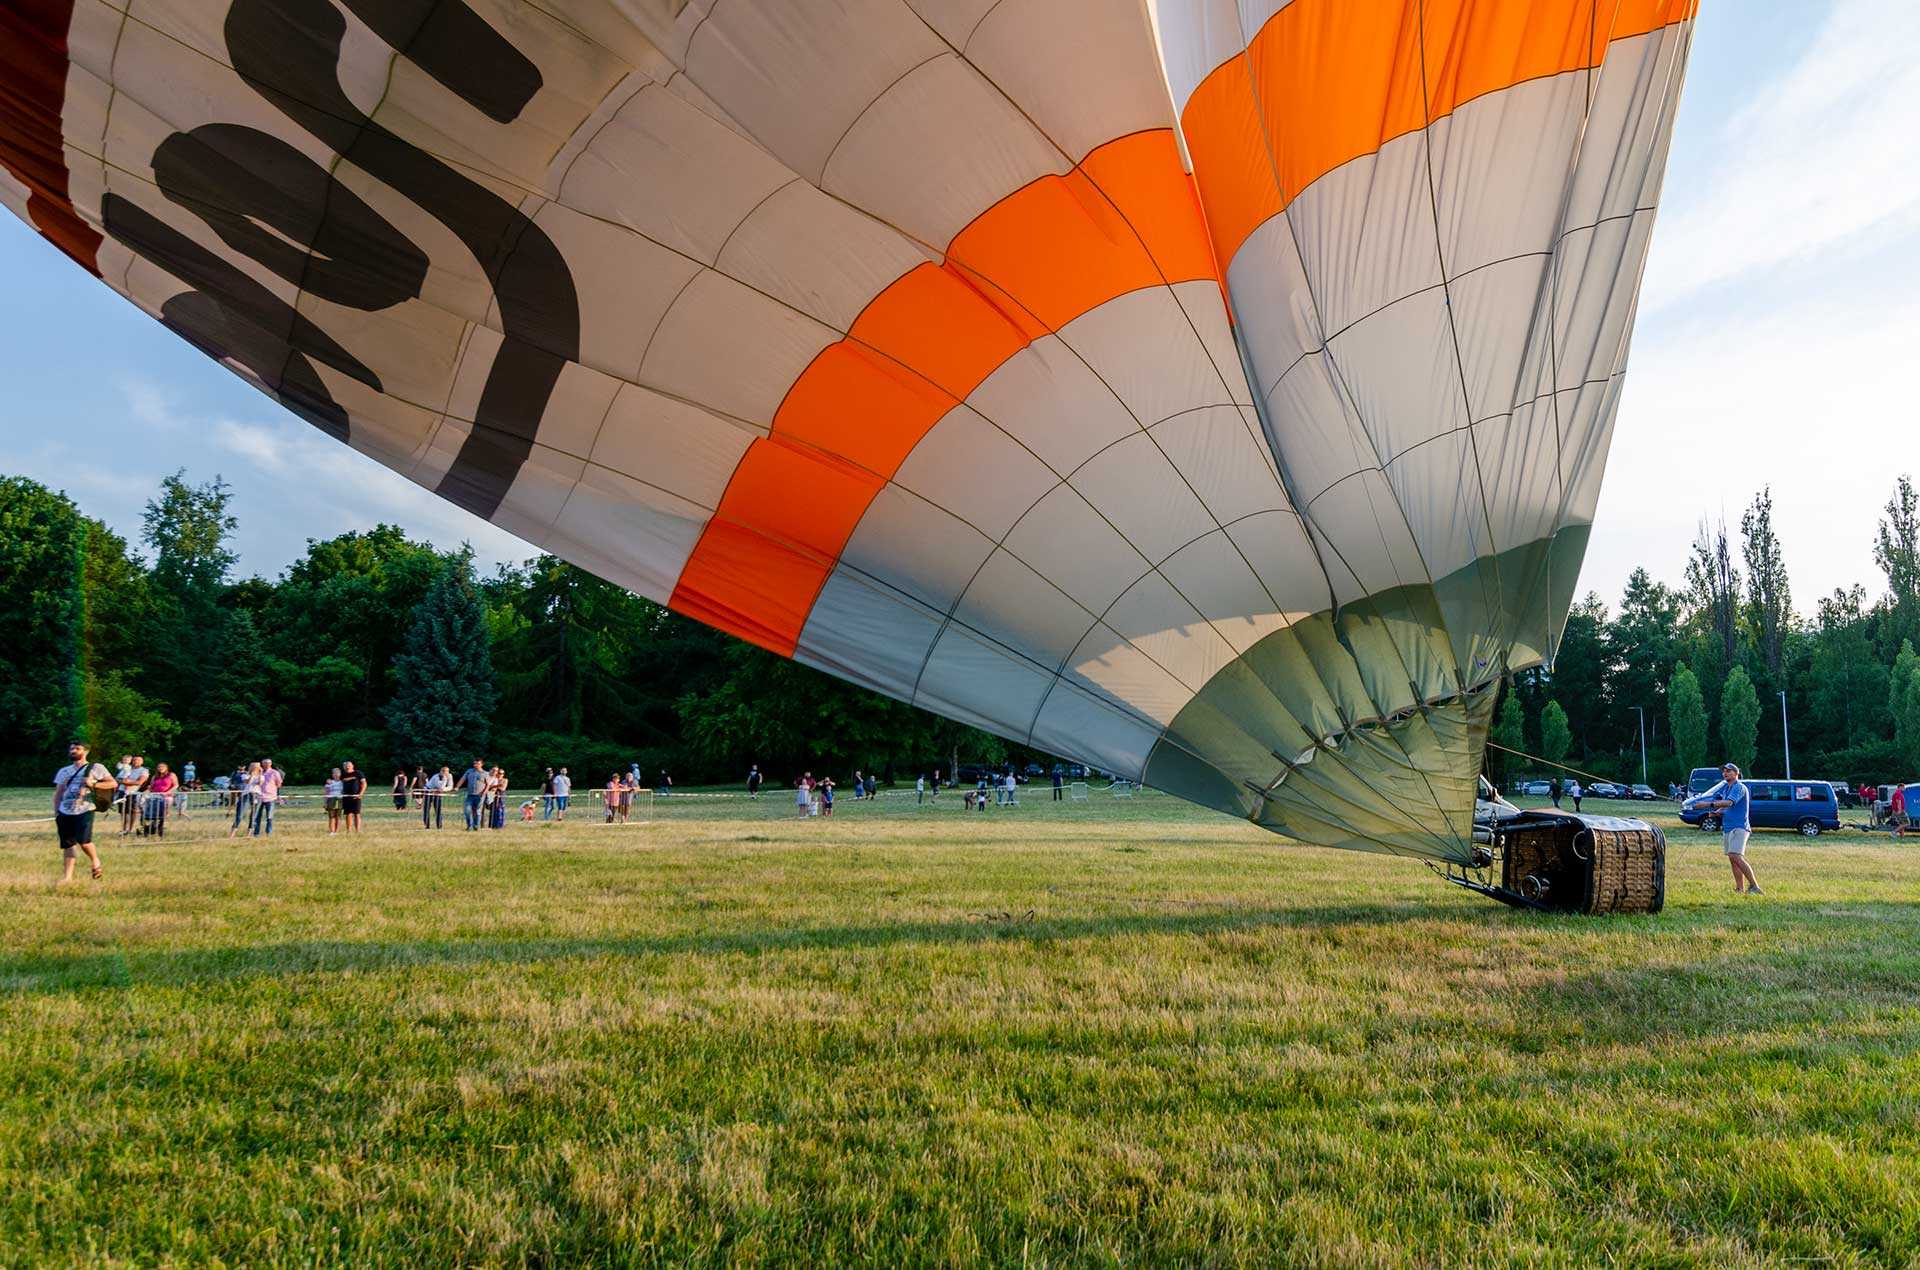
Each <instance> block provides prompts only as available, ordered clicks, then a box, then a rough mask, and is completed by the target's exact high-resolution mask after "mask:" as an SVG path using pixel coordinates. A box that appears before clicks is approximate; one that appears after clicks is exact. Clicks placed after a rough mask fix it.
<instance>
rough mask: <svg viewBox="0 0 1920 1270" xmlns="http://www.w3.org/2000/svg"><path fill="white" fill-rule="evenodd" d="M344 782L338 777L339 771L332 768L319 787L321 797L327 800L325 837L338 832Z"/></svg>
mask: <svg viewBox="0 0 1920 1270" xmlns="http://www.w3.org/2000/svg"><path fill="white" fill-rule="evenodd" d="M345 788H346V782H345V781H344V780H343V779H342V778H341V776H340V769H339V768H337V767H336V768H334V769H333V770H332V771H331V772H328V773H327V780H326V783H325V784H324V785H323V786H322V787H321V790H320V792H321V795H322V796H323V797H324V798H325V799H326V800H327V837H329V838H331V837H333V835H335V834H337V833H339V832H340V798H341V791H342V790H344V789H345Z"/></svg>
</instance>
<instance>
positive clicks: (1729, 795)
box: [1700, 763, 1761, 895]
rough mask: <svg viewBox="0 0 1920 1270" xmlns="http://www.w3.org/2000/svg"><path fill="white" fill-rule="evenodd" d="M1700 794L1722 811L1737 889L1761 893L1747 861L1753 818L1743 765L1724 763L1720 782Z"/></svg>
mask: <svg viewBox="0 0 1920 1270" xmlns="http://www.w3.org/2000/svg"><path fill="white" fill-rule="evenodd" d="M1700 798H1701V801H1702V802H1704V803H1705V804H1706V805H1707V806H1709V807H1712V808H1714V809H1715V810H1717V811H1719V813H1720V829H1721V832H1722V834H1723V842H1724V847H1723V849H1724V850H1725V851H1726V853H1727V863H1728V864H1730V865H1732V866H1733V893H1734V894H1735V895H1739V894H1741V893H1742V891H1744V892H1745V893H1746V894H1748V895H1759V894H1760V893H1761V892H1760V879H1758V878H1756V877H1754V876H1753V866H1752V865H1750V864H1748V863H1747V835H1748V832H1749V831H1750V830H1751V829H1752V827H1753V820H1752V818H1751V817H1750V816H1749V815H1748V814H1747V813H1748V810H1749V806H1748V800H1747V787H1746V785H1745V783H1744V782H1742V781H1741V779H1740V769H1739V768H1738V767H1737V766H1735V765H1734V764H1732V763H1727V764H1725V765H1723V766H1722V767H1721V768H1720V783H1719V784H1718V785H1715V786H1714V787H1713V788H1712V789H1710V790H1708V791H1707V792H1706V793H1704V794H1702V795H1701V796H1700Z"/></svg>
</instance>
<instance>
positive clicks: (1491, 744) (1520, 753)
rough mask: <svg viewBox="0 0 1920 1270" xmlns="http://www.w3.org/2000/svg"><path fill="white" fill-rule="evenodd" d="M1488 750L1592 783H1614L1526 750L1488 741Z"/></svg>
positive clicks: (1608, 779)
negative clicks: (1551, 768) (1558, 770)
mask: <svg viewBox="0 0 1920 1270" xmlns="http://www.w3.org/2000/svg"><path fill="white" fill-rule="evenodd" d="M1487 748H1488V749H1490V750H1499V751H1501V752H1502V753H1504V754H1512V755H1514V756H1516V757H1518V758H1523V759H1528V760H1530V761H1531V762H1535V763H1545V764H1546V765H1547V766H1548V767H1557V768H1559V769H1560V770H1561V771H1563V772H1572V773H1573V774H1574V775H1575V776H1584V777H1586V778H1587V779H1588V780H1590V781H1599V782H1600V783H1601V784H1603V785H1611V784H1613V783H1614V782H1613V780H1612V779H1611V778H1609V777H1606V776H1595V775H1594V774H1593V773H1592V772H1589V771H1587V770H1585V769H1584V768H1579V767H1569V766H1567V764H1565V763H1556V762H1554V761H1553V760H1552V759H1550V758H1541V757H1540V756H1539V755H1538V754H1529V753H1527V752H1526V751H1525V750H1516V749H1511V748H1509V747H1507V746H1504V745H1501V744H1500V743H1499V742H1497V741H1488V742H1487Z"/></svg>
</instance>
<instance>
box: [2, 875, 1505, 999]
mask: <svg viewBox="0 0 1920 1270" xmlns="http://www.w3.org/2000/svg"><path fill="white" fill-rule="evenodd" d="M1126 898H1127V901H1128V902H1137V901H1135V899H1134V897H1126ZM1500 915H1501V914H1500V912H1499V911H1498V910H1494V909H1491V908H1490V909H1488V910H1487V912H1486V916H1487V917H1489V918H1498V917H1499V916H1500ZM1423 917H1424V918H1434V919H1439V920H1458V919H1459V918H1460V917H1461V912H1460V910H1458V909H1436V908H1432V907H1430V906H1427V905H1424V904H1420V903H1416V902H1412V901H1409V902H1406V903H1396V904H1377V903H1376V904H1346V905H1330V906H1323V907H1314V908H1265V907H1261V908H1250V907H1245V906H1235V905H1228V904H1222V905H1219V906H1217V907H1213V908H1208V909H1198V910H1190V911H1181V912H1172V913H1116V914H1113V915H1111V916H1103V917H1084V918H1078V917H1076V918H1050V917H1043V916H1037V915H1034V916H1031V917H1030V916H1029V915H1028V914H1027V913H1025V912H1021V913H1013V914H1002V913H991V914H989V913H980V914H970V915H969V916H967V917H966V918H964V919H958V920H953V921H941V922H888V923H874V924H863V925H850V926H799V927H786V928H779V929H753V930H741V931H719V932H687V933H683V934H668V935H647V936H634V937H631V938H621V937H610V938H586V939H540V938H532V939H444V940H407V941H398V942H379V941H366V942H353V941H346V940H337V941H336V940H303V941H298V942H292V943H279V944H255V945H243V946H240V947H232V948H207V949H185V950H181V951H177V952H149V951H128V952H122V951H119V950H113V951H105V950H103V951H100V952H92V953H80V954H60V955H52V956H25V957H11V958H6V959H4V960H0V991H9V992H39V993H57V992H69V991H75V990H84V989H100V988H130V987H135V986H152V985H159V986H168V985H185V984H196V983H215V982H221V981H228V980H237V979H246V978H253V977H278V976H290V975H303V974H336V973H343V972H361V971H379V970H390V969H395V968H400V967H428V966H462V965H520V964H532V963H536V962H544V961H562V960H568V959H572V958H582V957H588V958H591V957H673V956H682V955H686V954H711V955H732V954H745V955H748V956H756V955H761V954H774V953H784V952H795V951H812V950H822V951H847V952H852V951H862V950H869V949H880V948H890V947H900V946H911V945H923V946H932V945H953V946H959V945H967V944H990V943H1001V942H1018V943H1026V944H1043V943H1049V942H1052V941H1055V940H1074V939H1086V938H1119V937H1127V936H1135V935H1210V934H1217V933H1222V932H1232V931H1242V930H1257V929H1261V928H1269V927H1286V928H1292V929H1303V928H1304V929H1316V928H1330V927H1338V926H1356V925H1357V926H1367V927H1372V926H1376V925H1379V924H1382V923H1388V922H1406V921H1410V920H1417V919H1420V918H1423Z"/></svg>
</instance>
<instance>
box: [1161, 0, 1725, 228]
mask: <svg viewBox="0 0 1920 1270" xmlns="http://www.w3.org/2000/svg"><path fill="white" fill-rule="evenodd" d="M1696 8H1697V0H1530V2H1529V3H1525V4H1517V3H1505V2H1504V0H1501V2H1489V0H1422V3H1420V4H1414V3H1411V2H1410V0H1409V2H1407V3H1381V2H1379V0H1373V2H1367V0H1294V2H1293V3H1292V4H1289V5H1287V6H1286V7H1285V8H1283V9H1281V10H1280V11H1279V12H1277V13H1275V14H1274V15H1273V17H1272V18H1270V19H1268V21H1267V23H1266V24H1265V25H1264V26H1262V27H1261V28H1260V31H1259V32H1258V34H1256V35H1255V36H1254V37H1253V40H1252V42H1251V43H1249V44H1248V46H1247V49H1246V51H1245V52H1244V53H1241V54H1236V55H1235V56H1234V57H1231V58H1229V59H1227V60H1226V61H1225V62H1223V63H1221V64H1220V65H1219V66H1217V67H1215V68H1214V69H1213V70H1212V71H1211V72H1210V73H1209V74H1208V75H1207V77H1206V78H1205V79H1204V80H1202V81H1201V83H1200V85H1199V86H1198V87H1197V88H1196V89H1195V90H1194V92H1193V94H1192V96H1191V97H1189V98H1188V100H1187V104H1186V108H1185V111H1184V112H1183V114H1182V116H1181V129H1182V131H1183V132H1184V133H1185V135H1186V139H1187V148H1188V150H1189V151H1190V152H1191V154H1192V156H1193V167H1194V177H1195V181H1196V183H1197V184H1198V185H1199V188H1200V196H1201V201H1202V202H1203V203H1204V204H1205V206H1206V209H1207V218H1208V222H1209V227H1210V229H1211V231H1212V234H1213V242H1214V251H1215V253H1216V255H1217V256H1218V258H1219V259H1220V261H1221V262H1222V263H1223V264H1224V263H1225V262H1228V261H1231V260H1232V259H1233V253H1234V252H1235V251H1237V250H1238V249H1239V247H1240V244H1241V243H1243V242H1245V241H1246V239H1247V237H1248V235H1250V234H1251V233H1252V232H1253V231H1254V230H1255V229H1256V228H1258V227H1259V226H1260V225H1261V224H1263V223H1265V222H1266V221H1267V220H1268V219H1270V218H1271V217H1273V216H1274V215H1276V214H1278V213H1279V212H1280V211H1281V210H1283V209H1284V208H1285V207H1286V205H1287V204H1288V203H1289V202H1291V201H1292V200H1293V199H1294V198H1295V197H1297V196H1298V195H1299V194H1300V192H1301V191H1302V190H1304V189H1306V188H1307V187H1308V186H1310V185H1312V184H1313V183H1314V182H1315V181H1317V180H1319V179H1320V178H1321V177H1323V176H1325V175H1326V174H1327V173H1329V172H1331V171H1333V170H1334V169H1335V168H1338V167H1341V166H1342V165H1344V164H1347V163H1350V162H1352V161H1353V160H1354V159H1357V158H1360V157H1361V156H1363V155H1368V154H1373V153H1375V152H1376V151H1378V150H1379V149H1380V148H1381V147H1382V146H1384V145H1385V144H1386V143H1387V142H1389V141H1392V140H1393V139H1395V138H1396V137H1403V136H1407V135H1409V134H1411V133H1414V132H1417V131H1419V130H1420V129H1421V128H1423V127H1425V126H1426V124H1427V123H1428V121H1429V120H1431V119H1440V118H1443V117H1445V116H1446V115H1449V114H1451V113H1453V111H1455V110H1457V109H1458V108H1459V107H1460V106H1462V105H1464V104H1466V103H1467V102H1469V101H1472V100H1474V99H1475V98H1477V97H1484V96H1486V95H1487V94H1489V93H1494V92H1499V91H1501V90H1503V89H1506V88H1511V87H1513V86H1514V85H1516V84H1521V83H1525V82H1527V81H1528V80H1533V79H1542V78H1545V77H1547V76H1551V75H1559V74H1563V73H1565V72H1568V71H1575V70H1582V69H1586V68H1589V67H1594V66H1598V65H1600V64H1601V62H1602V61H1603V60H1604V59H1605V57H1606V52H1607V47H1608V45H1609V43H1610V42H1611V41H1613V40H1621V39H1627V38H1630V37H1633V36H1637V35H1645V34H1647V33H1648V32H1650V31H1656V30H1659V29H1661V28H1663V27H1666V26H1670V25H1672V24H1674V23H1676V22H1680V21H1684V20H1685V19H1687V18H1690V17H1692V16H1693V14H1694V12H1695V10H1696ZM1423 49H1424V54H1423Z"/></svg>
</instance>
